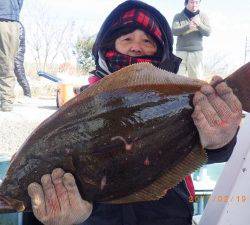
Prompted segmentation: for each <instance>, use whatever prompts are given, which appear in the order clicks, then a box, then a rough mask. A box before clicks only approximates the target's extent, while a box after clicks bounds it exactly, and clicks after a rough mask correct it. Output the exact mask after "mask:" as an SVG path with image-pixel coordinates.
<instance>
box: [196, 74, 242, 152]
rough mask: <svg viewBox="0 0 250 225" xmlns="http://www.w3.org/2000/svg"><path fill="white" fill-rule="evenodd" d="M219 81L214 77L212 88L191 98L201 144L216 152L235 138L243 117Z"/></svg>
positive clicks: (231, 93)
mask: <svg viewBox="0 0 250 225" xmlns="http://www.w3.org/2000/svg"><path fill="white" fill-rule="evenodd" d="M221 81H222V78H220V77H218V76H217V77H213V80H212V82H211V85H215V84H217V85H216V86H215V88H213V87H212V86H211V85H204V86H202V87H201V90H200V91H198V92H196V93H195V95H194V98H193V103H194V112H193V114H192V118H193V121H194V124H195V125H196V127H197V129H198V131H199V135H200V140H201V144H202V145H203V147H204V148H207V149H218V148H221V147H223V146H225V145H226V144H228V143H229V142H230V141H231V140H232V139H233V137H234V136H235V134H236V132H237V129H238V127H239V125H240V121H241V117H242V106H241V103H240V101H239V99H238V98H237V97H236V96H235V95H234V94H233V92H232V89H231V88H229V87H228V86H227V85H226V83H225V82H221Z"/></svg>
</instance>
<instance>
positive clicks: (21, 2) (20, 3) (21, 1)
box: [18, 0, 23, 10]
mask: <svg viewBox="0 0 250 225" xmlns="http://www.w3.org/2000/svg"><path fill="white" fill-rule="evenodd" d="M18 5H19V10H21V8H22V6H23V0H18Z"/></svg>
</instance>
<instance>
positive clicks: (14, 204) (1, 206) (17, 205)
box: [0, 194, 24, 213]
mask: <svg viewBox="0 0 250 225" xmlns="http://www.w3.org/2000/svg"><path fill="white" fill-rule="evenodd" d="M23 210H24V205H23V203H22V202H20V201H16V200H11V199H10V198H8V197H5V196H3V195H1V194H0V213H12V212H17V211H23Z"/></svg>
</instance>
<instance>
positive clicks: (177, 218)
mask: <svg viewBox="0 0 250 225" xmlns="http://www.w3.org/2000/svg"><path fill="white" fill-rule="evenodd" d="M172 51H173V36H172V32H171V29H170V27H169V24H168V22H167V21H166V19H165V17H164V16H163V15H162V14H161V13H160V12H159V11H158V10H156V9H155V8H153V7H152V6H150V5H147V4H145V3H143V2H141V1H135V0H130V1H125V2H124V3H122V4H120V5H119V6H118V7H117V8H115V9H114V10H113V11H112V12H111V14H110V15H109V16H108V17H107V19H106V20H105V21H104V23H103V25H102V27H101V29H100V31H99V33H98V35H97V38H96V41H95V43H94V46H93V55H94V57H95V64H96V70H95V71H93V72H92V77H90V80H89V81H90V83H91V84H93V83H94V82H98V80H100V79H102V78H103V77H104V76H108V75H109V74H110V73H112V72H115V71H117V70H119V69H121V68H123V67H125V66H128V65H130V64H133V63H140V62H150V63H152V64H153V65H155V66H157V67H160V68H162V69H165V70H168V71H171V72H173V73H177V71H178V67H179V64H180V59H179V58H177V57H176V56H175V55H173V53H172ZM124 76H125V75H124ZM221 81H222V79H221V78H219V77H214V78H213V81H212V83H211V85H212V84H213V86H211V85H204V86H202V88H201V90H200V91H198V92H197V93H196V94H195V96H194V98H193V104H194V112H193V114H192V118H193V121H194V124H195V125H196V127H197V129H198V131H199V135H200V140H201V143H202V145H203V147H204V148H205V149H206V152H207V155H208V163H215V162H225V161H227V160H228V159H229V157H230V155H231V153H232V151H233V148H234V146H235V143H236V133H237V130H238V126H239V123H240V120H241V103H240V102H239V100H238V99H237V97H236V96H235V95H234V94H233V93H232V91H231V89H230V88H229V87H228V86H227V85H226V84H225V83H224V82H221ZM28 192H29V195H30V197H31V199H32V205H33V212H34V214H35V216H36V217H37V218H38V219H39V220H40V221H41V222H42V223H44V224H54V225H72V224H83V225H151V224H152V225H191V224H192V216H193V203H192V200H193V198H194V187H193V184H192V180H191V177H190V176H187V177H186V178H185V179H184V180H182V181H181V182H180V183H179V184H178V185H177V186H176V187H174V188H172V189H169V190H168V191H167V193H166V195H165V196H164V197H163V198H161V199H160V200H157V201H147V202H138V203H131V204H119V205H113V204H105V203H96V202H94V203H93V208H92V205H91V204H90V203H87V202H85V201H84V200H82V199H81V197H80V195H79V192H78V189H77V187H76V184H75V181H74V178H73V176H72V175H71V174H68V173H65V172H64V171H63V170H62V169H55V170H54V171H53V172H52V174H51V175H50V174H46V175H44V176H43V177H42V179H41V185H40V184H38V183H32V184H31V185H30V186H29V187H28ZM91 211H92V212H91ZM90 214H91V215H90ZM89 215H90V216H89ZM88 216H89V218H88V219H87V217H88ZM86 219H87V220H86ZM84 220H86V221H84ZM81 222H82V223H81Z"/></svg>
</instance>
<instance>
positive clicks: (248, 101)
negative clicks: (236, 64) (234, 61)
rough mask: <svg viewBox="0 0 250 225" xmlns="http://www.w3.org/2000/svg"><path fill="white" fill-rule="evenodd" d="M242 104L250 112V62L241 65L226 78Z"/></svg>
mask: <svg viewBox="0 0 250 225" xmlns="http://www.w3.org/2000/svg"><path fill="white" fill-rule="evenodd" d="M225 82H226V83H227V85H228V86H229V87H230V88H232V90H233V92H234V94H235V95H236V96H237V97H238V99H239V100H240V102H241V104H242V109H243V110H244V111H246V112H250V85H249V84H250V62H248V63H247V64H245V65H243V66H242V67H240V68H239V69H238V70H236V71H235V72H234V73H232V74H231V75H230V76H229V77H227V78H226V79H225Z"/></svg>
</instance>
